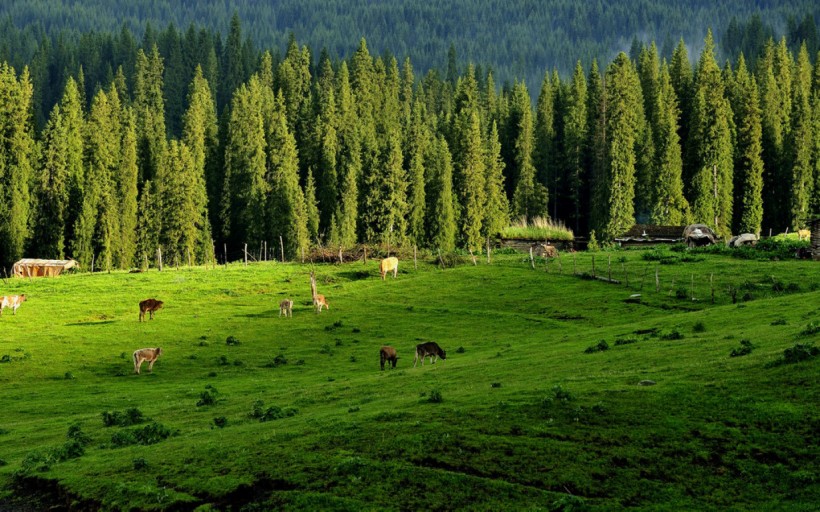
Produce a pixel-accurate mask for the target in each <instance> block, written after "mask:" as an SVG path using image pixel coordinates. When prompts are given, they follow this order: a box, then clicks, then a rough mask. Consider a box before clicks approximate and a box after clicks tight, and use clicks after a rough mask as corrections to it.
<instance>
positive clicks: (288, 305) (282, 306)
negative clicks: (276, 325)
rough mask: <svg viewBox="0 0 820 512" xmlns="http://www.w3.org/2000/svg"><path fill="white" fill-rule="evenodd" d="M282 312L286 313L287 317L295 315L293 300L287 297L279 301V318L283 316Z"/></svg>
mask: <svg viewBox="0 0 820 512" xmlns="http://www.w3.org/2000/svg"><path fill="white" fill-rule="evenodd" d="M282 313H284V314H285V318H287V317H289V316H290V317H292V316H293V301H292V300H290V299H285V300H283V301H282V302H280V303H279V318H282Z"/></svg>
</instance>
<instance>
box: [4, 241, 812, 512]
mask: <svg viewBox="0 0 820 512" xmlns="http://www.w3.org/2000/svg"><path fill="white" fill-rule="evenodd" d="M645 254H647V251H619V252H612V253H597V254H593V253H578V254H577V255H576V256H575V263H574V265H573V256H572V255H570V254H564V255H562V256H561V258H560V263H559V262H558V261H552V262H550V263H549V266H548V267H547V266H546V265H545V262H544V260H538V261H536V263H537V267H536V269H534V270H533V269H532V268H531V267H530V263H529V260H528V257H527V256H524V255H520V254H504V255H502V254H494V257H493V261H492V264H489V265H488V264H487V263H486V260H485V259H484V258H479V259H478V265H477V266H473V265H472V262H470V261H469V259H467V260H466V261H465V262H463V263H461V264H459V265H456V266H455V267H454V268H447V269H441V268H439V267H437V266H436V265H434V264H433V263H431V262H424V263H422V262H419V267H418V269H414V268H413V264H412V261H410V262H408V261H406V260H402V262H401V264H400V267H399V275H398V278H397V279H393V278H392V277H388V278H387V280H386V281H384V282H383V281H382V280H381V279H380V278H379V275H378V270H377V267H378V262H377V261H374V260H371V261H368V263H367V264H366V265H365V264H363V263H362V262H361V261H359V262H354V263H348V264H344V265H331V264H320V265H315V266H310V265H299V264H279V263H273V262H270V263H257V264H253V265H249V266H247V267H245V266H243V265H240V264H231V265H227V266H220V267H217V268H216V269H204V268H192V269H189V268H183V269H172V268H166V269H165V270H164V271H162V272H158V271H155V270H152V271H149V272H145V273H139V274H129V273H111V274H106V273H97V274H94V275H91V274H76V275H67V276H61V277H58V278H52V279H35V280H21V279H17V280H7V281H4V282H3V283H2V290H3V291H2V293H3V294H6V295H11V294H15V293H25V294H26V295H27V297H28V300H27V301H26V302H25V303H23V305H22V307H20V309H19V310H18V311H17V314H16V315H12V314H11V312H10V311H9V310H6V311H5V312H4V314H3V315H2V317H0V330H2V336H0V510H15V509H16V508H20V507H28V508H27V509H28V510H40V509H44V508H46V507H48V506H55V505H58V506H60V507H62V509H70V510H89V509H105V510H194V509H196V510H201V511H205V510H247V511H251V510H272V509H289V510H295V509H306V510H351V511H353V510H357V511H358V510H453V509H467V510H613V509H621V508H630V509H634V510H652V511H658V510H797V511H801V510H805V511H808V510H816V506H817V498H818V496H820V462H819V461H820V449H818V438H817V434H818V432H820V407H819V406H820V380H818V377H820V371H819V370H818V357H811V354H812V353H813V352H812V347H817V346H818V345H820V264H818V263H816V262H811V261H798V260H782V261H768V260H764V261H759V260H739V259H732V258H729V257H726V256H723V255H709V254H700V255H690V254H689V253H681V254H675V253H661V252H656V253H654V254H656V256H657V257H653V256H652V255H651V254H650V256H649V257H648V256H645ZM593 255H594V256H595V258H596V275H599V276H601V275H602V276H607V277H608V276H609V273H610V272H609V271H608V270H607V267H608V262H609V261H610V258H611V278H612V279H613V280H614V279H617V280H620V281H621V283H619V284H613V283H608V282H602V281H600V280H595V279H589V278H582V277H579V276H577V275H573V268H575V270H576V272H577V273H578V274H582V273H583V274H586V275H587V276H588V277H589V275H590V274H591V269H592V257H593ZM667 256H668V257H667ZM647 258H649V259H647ZM311 269H313V270H315V272H316V277H317V284H318V291H319V293H322V294H324V295H326V296H327V299H328V302H329V304H330V310H329V311H323V312H322V313H321V314H319V315H317V314H315V313H314V311H313V309H312V306H311V297H310V285H309V277H308V273H309V271H310V270H311ZM656 269H657V270H658V273H659V277H658V281H659V284H660V291H657V289H656V282H655V270H656ZM625 272H626V273H625ZM627 276H628V278H629V286H628V287H627V286H626V283H625V281H626V277H627ZM710 276H711V280H712V283H713V287H714V290H715V296H714V297H715V298H714V304H713V303H712V296H711V290H712V288H711V287H710V284H709V282H710ZM693 283H694V289H693V287H692V284H693ZM633 294H641V297H640V298H639V299H638V298H634V297H633V298H632V299H631V300H630V295H633ZM693 294H694V297H695V300H693V299H692V295H693ZM149 297H153V298H156V299H159V300H162V301H164V302H165V307H164V308H163V309H161V310H160V311H159V312H158V313H157V314H156V315H155V319H154V320H150V321H146V322H142V323H140V322H139V321H138V314H139V309H138V306H137V304H138V302H139V301H140V300H143V299H146V298H149ZM286 297H290V298H292V299H294V302H295V305H294V309H293V317H292V318H289V319H285V318H279V316H278V315H279V302H280V300H282V299H284V298H286ZM429 340H432V341H436V342H438V343H439V344H440V345H441V346H442V347H443V348H444V349H445V350H446V351H447V359H446V361H441V360H439V362H438V363H436V364H435V365H431V364H429V362H427V363H426V364H424V366H423V367H422V366H419V367H416V368H414V367H413V349H414V346H415V345H416V344H418V343H421V342H422V341H429ZM381 345H392V346H394V347H396V349H397V350H398V353H399V360H398V365H397V368H396V369H395V370H385V371H379V356H378V353H379V347H380V346H381ZM156 346H159V347H162V349H163V354H162V356H161V357H160V358H159V360H158V362H157V363H156V365H155V367H154V371H153V373H151V374H149V373H148V372H147V364H146V365H144V366H143V374H142V375H134V374H133V366H132V362H131V359H130V358H131V353H132V352H133V351H134V350H135V349H138V348H143V347H156ZM795 347H797V349H795ZM801 350H802V352H801ZM732 353H734V356H732V355H731V354H732ZM795 354H797V355H795ZM800 354H803V355H805V356H806V359H805V360H799V359H801V357H799V356H800ZM646 381H653V382H654V385H646V384H651V383H649V382H646ZM642 384H643V385H642ZM37 500H40V501H37Z"/></svg>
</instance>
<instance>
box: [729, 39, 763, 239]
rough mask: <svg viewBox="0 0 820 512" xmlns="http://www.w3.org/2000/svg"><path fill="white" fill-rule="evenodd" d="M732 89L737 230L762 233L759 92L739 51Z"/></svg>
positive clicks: (761, 147) (739, 231)
mask: <svg viewBox="0 0 820 512" xmlns="http://www.w3.org/2000/svg"><path fill="white" fill-rule="evenodd" d="M730 92H731V96H730V98H731V100H732V111H733V112H734V115H735V126H736V127H737V143H736V145H735V170H734V175H735V197H737V198H739V199H740V201H739V202H738V203H736V204H735V222H734V227H735V229H734V232H735V233H754V234H757V235H759V234H760V230H761V224H762V221H763V158H762V152H763V145H762V144H763V143H762V128H761V117H760V96H759V90H758V88H757V82H756V80H755V77H754V75H752V74H750V73H749V71H748V69H747V68H746V59H745V58H744V56H743V54H742V53H741V54H740V57H739V58H738V63H737V71H736V72H735V79H734V88H733V89H732V90H731V91H730Z"/></svg>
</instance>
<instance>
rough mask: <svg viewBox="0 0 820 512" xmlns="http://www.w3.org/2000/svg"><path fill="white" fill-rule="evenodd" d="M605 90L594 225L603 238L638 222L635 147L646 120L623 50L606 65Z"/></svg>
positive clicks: (634, 76)
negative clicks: (600, 158) (636, 212)
mask: <svg viewBox="0 0 820 512" xmlns="http://www.w3.org/2000/svg"><path fill="white" fill-rule="evenodd" d="M603 94H604V97H603V102H602V106H601V115H600V117H599V123H600V125H601V126H600V130H601V132H602V133H601V135H600V137H599V138H598V139H597V140H596V144H600V145H602V146H601V148H600V150H599V154H600V155H601V157H602V161H600V162H599V163H598V166H599V172H598V174H597V175H596V180H598V181H597V183H595V187H596V189H597V193H596V195H595V199H596V202H595V203H593V205H592V213H593V214H594V216H593V218H592V227H593V228H594V229H595V232H596V233H597V234H598V236H599V237H600V238H601V239H602V240H611V239H612V238H614V237H616V236H618V235H620V234H621V233H623V232H625V231H626V230H627V229H629V228H630V227H631V226H632V225H633V224H634V223H635V206H634V200H635V165H636V161H637V156H636V147H637V144H638V141H639V137H640V133H641V127H642V124H643V122H644V121H643V115H644V114H643V98H642V95H641V88H640V81H639V78H638V74H637V71H636V70H635V68H634V67H633V65H632V63H631V62H630V60H629V57H627V56H626V54H624V53H623V52H622V53H620V54H619V55H618V56H617V57H616V58H615V60H614V61H613V62H612V63H611V64H610V65H609V67H608V68H607V72H606V80H605V88H604V91H603Z"/></svg>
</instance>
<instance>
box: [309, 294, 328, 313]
mask: <svg viewBox="0 0 820 512" xmlns="http://www.w3.org/2000/svg"><path fill="white" fill-rule="evenodd" d="M313 306H314V307H315V308H316V313H321V312H322V306H324V307H326V308H327V309H328V311H329V310H330V306H329V305H328V303H327V299H325V296H324V295H322V294H320V293H317V294H316V295H314V296H313Z"/></svg>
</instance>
